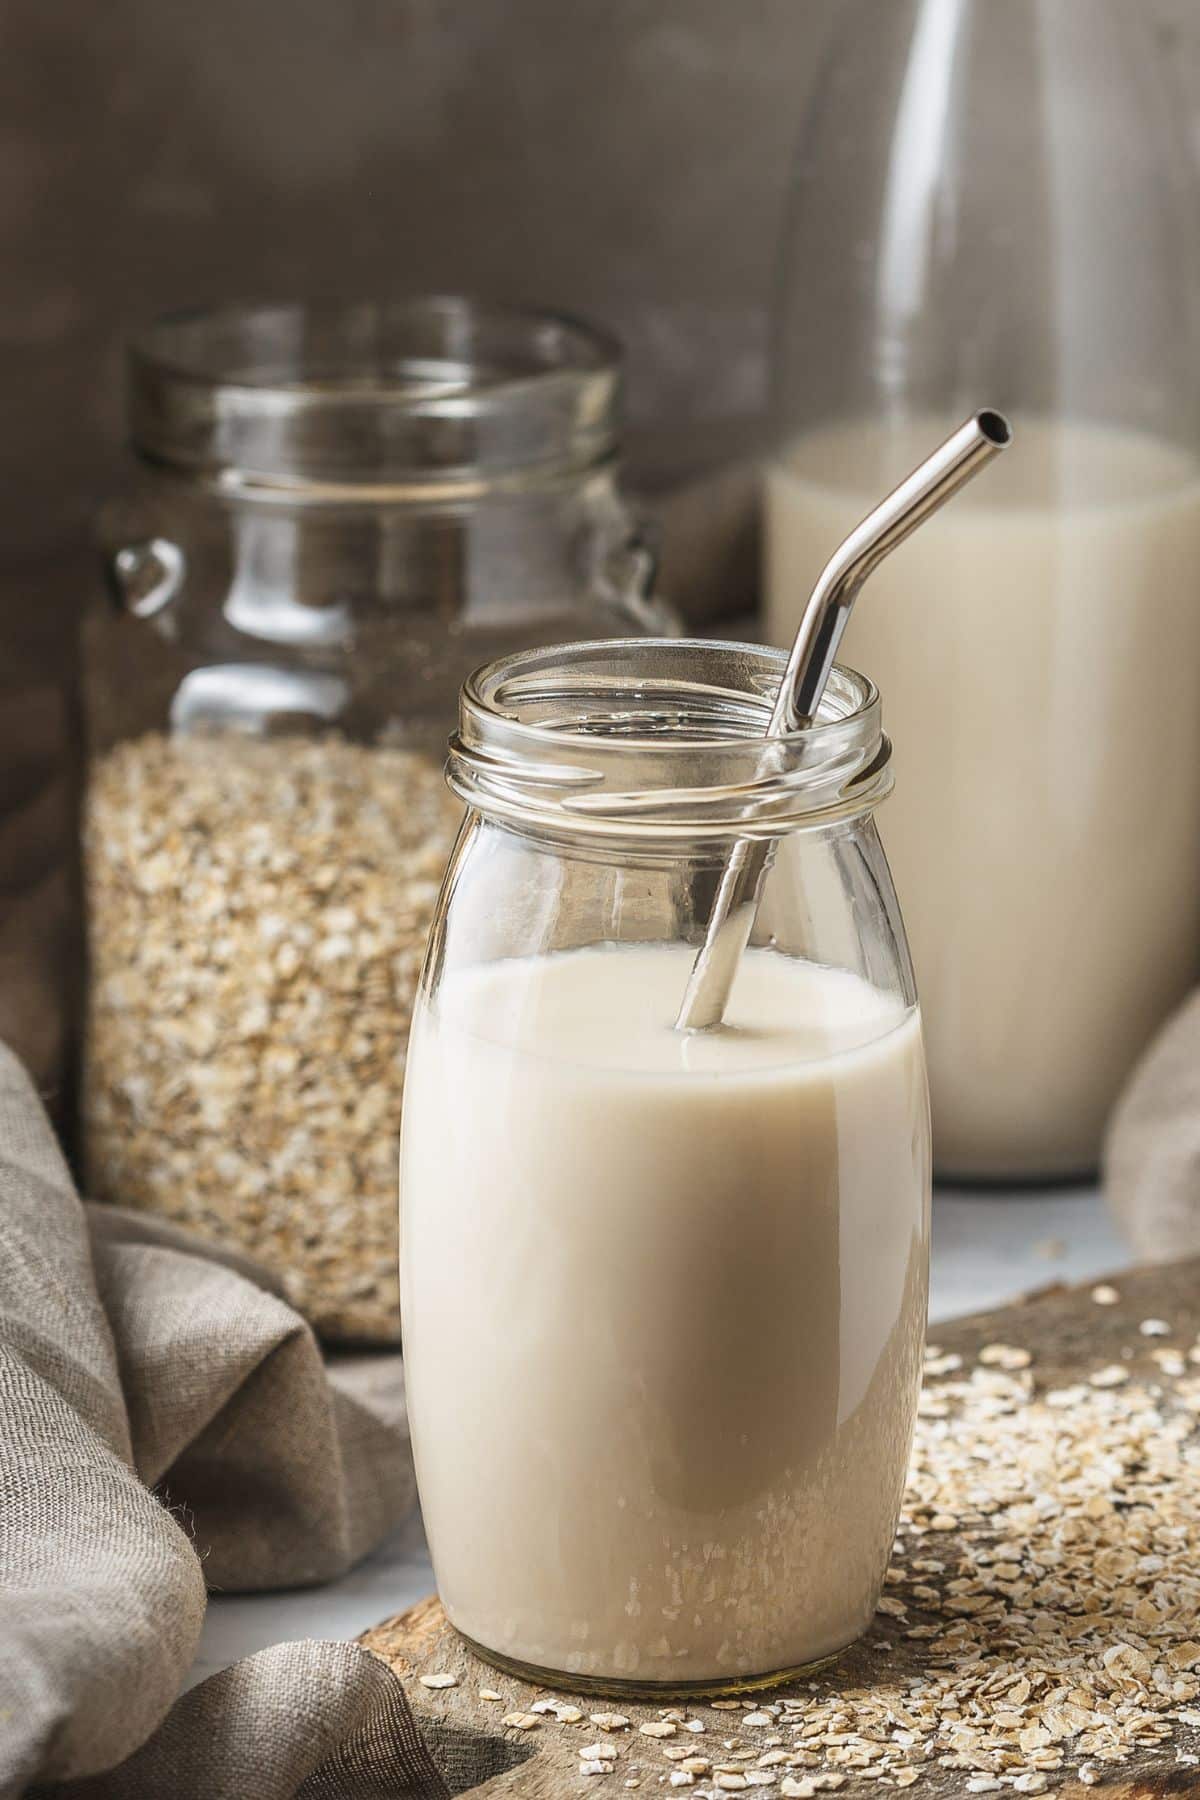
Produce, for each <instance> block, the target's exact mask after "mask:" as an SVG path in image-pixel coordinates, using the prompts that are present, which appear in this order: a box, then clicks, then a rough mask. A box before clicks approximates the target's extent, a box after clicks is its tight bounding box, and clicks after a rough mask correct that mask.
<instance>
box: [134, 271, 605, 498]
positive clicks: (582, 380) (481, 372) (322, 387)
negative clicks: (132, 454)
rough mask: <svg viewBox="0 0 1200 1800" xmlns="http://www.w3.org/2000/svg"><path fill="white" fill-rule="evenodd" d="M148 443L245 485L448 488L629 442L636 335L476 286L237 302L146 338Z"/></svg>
mask: <svg viewBox="0 0 1200 1800" xmlns="http://www.w3.org/2000/svg"><path fill="white" fill-rule="evenodd" d="M127 376H128V411H129V426H130V433H131V438H132V441H133V444H134V447H135V449H136V450H137V451H138V452H139V453H140V454H141V455H142V456H144V457H145V458H147V459H148V460H150V461H152V462H155V463H159V464H162V465H165V466H166V467H168V468H169V469H172V470H174V471H176V472H182V473H191V474H194V475H199V476H205V477H208V478H209V479H211V480H215V481H216V482H217V483H218V484H219V485H220V486H222V487H226V488H230V489H234V490H237V489H239V488H243V487H256V486H257V487H263V488H267V489H272V488H273V489H276V490H279V491H282V492H284V493H290V492H295V493H300V494H304V493H305V492H306V490H312V489H316V490H320V491H322V492H323V495H324V497H329V498H336V497H339V496H341V495H342V494H343V493H344V492H345V491H352V492H356V493H361V492H362V491H363V490H364V489H366V490H387V489H390V488H393V487H396V488H399V489H400V490H401V491H402V492H403V491H406V490H410V489H415V490H419V491H426V490H428V489H430V488H434V489H436V490H439V491H440V492H444V493H445V494H446V495H447V496H448V497H449V496H452V495H453V494H454V493H455V491H456V490H457V489H458V488H460V487H463V486H470V485H472V484H474V485H475V486H478V485H479V484H480V483H481V482H486V481H487V480H489V479H498V478H503V477H504V476H510V477H511V476H521V475H524V476H528V475H530V474H532V473H534V472H538V471H543V472H545V473H547V474H550V473H561V472H565V471H568V470H570V469H581V468H587V467H591V466H592V465H594V464H597V463H600V462H603V461H604V460H606V459H607V458H609V457H611V456H612V455H613V454H614V453H615V450H616V447H617V443H618V439H619V431H620V401H621V349H620V345H619V343H618V342H617V340H616V339H615V338H614V337H612V336H611V335H610V334H609V333H608V332H606V331H604V330H602V329H600V328H599V327H597V326H595V325H592V324H590V323H588V322H587V321H585V320H582V319H577V318H573V317H571V316H569V315H568V314H565V313H556V312H549V311H545V310H541V309H535V308H529V307H520V306H507V305H499V304H496V303H494V302H490V301H481V300H476V299H473V298H471V297H469V296H466V295H461V294H440V295H424V296H418V297H415V298H409V299H402V300H361V301H351V302H311V303H298V302H284V303H262V302H231V303H229V304H225V305H220V306H214V307H198V308H192V309H189V310H187V311H183V312H173V313H169V314H166V315H164V316H162V317H160V318H158V319H155V320H153V321H152V322H151V323H150V324H148V325H147V326H146V327H145V328H144V329H143V330H142V331H140V332H139V333H138V334H137V335H136V336H135V337H134V338H133V340H132V341H131V343H130V345H129V348H128V363H127Z"/></svg>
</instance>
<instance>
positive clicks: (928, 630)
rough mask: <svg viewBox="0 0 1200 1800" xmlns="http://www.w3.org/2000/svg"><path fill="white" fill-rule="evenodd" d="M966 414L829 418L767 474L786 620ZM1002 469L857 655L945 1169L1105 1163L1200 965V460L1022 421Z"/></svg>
mask: <svg viewBox="0 0 1200 1800" xmlns="http://www.w3.org/2000/svg"><path fill="white" fill-rule="evenodd" d="M953 423H954V421H953V420H951V419H949V418H946V419H942V418H928V419H925V420H920V419H918V420H916V421H914V422H912V423H909V424H906V425H904V426H902V427H897V428H895V429H890V430H887V431H885V430H884V429H883V428H882V427H881V426H880V425H879V424H878V423H876V422H869V423H865V424H841V425H837V426H832V427H827V428H822V429H819V430H814V431H812V432H810V433H808V434H807V435H805V436H803V437H802V438H800V439H799V440H798V441H796V442H794V443H793V444H792V445H791V446H790V448H789V450H788V451H787V452H786V454H785V455H784V456H783V457H781V458H780V460H779V461H778V462H777V463H776V464H775V465H774V466H773V467H772V468H771V470H770V471H769V474H768V480H767V592H768V606H767V618H768V632H769V636H770V638H771V640H772V641H773V642H775V643H778V644H785V643H787V642H790V640H791V637H792V635H793V633H794V631H795V628H796V624H797V621H798V617H799V609H800V608H801V606H802V604H803V601H804V598H805V596H806V595H807V593H808V591H809V589H810V587H811V585H812V582H813V579H814V577H815V575H816V574H817V573H818V571H819V570H820V568H821V566H822V564H823V562H824V561H825V559H826V558H827V557H828V555H829V553H830V551H831V550H832V549H833V548H834V546H835V545H836V544H837V543H838V542H839V540H840V539H841V538H842V537H843V536H844V535H845V533H846V532H847V531H848V530H849V529H850V528H851V527H852V526H853V525H854V524H855V523H856V522H857V520H858V519H860V518H861V517H862V516H863V514H864V513H865V512H866V511H867V510H868V509H869V508H870V506H871V505H873V504H874V502H875V500H876V499H877V498H878V496H879V494H880V493H882V492H884V491H885V489H886V488H888V487H889V486H891V485H894V483H895V481H896V480H898V479H899V478H900V477H902V476H903V475H904V474H906V473H907V472H908V470H909V469H910V468H911V467H912V466H913V465H914V464H915V463H916V462H917V461H919V460H920V458H921V457H922V456H923V455H924V454H926V453H927V451H928V449H929V447H930V446H931V445H932V444H935V443H937V442H938V441H939V439H940V438H941V437H942V436H944V434H945V432H946V430H947V429H948V428H949V427H950V426H951V425H952V424H953ZM1014 426H1015V436H1014V444H1013V448H1012V450H1011V451H1010V452H1009V454H1008V456H1007V457H1005V458H1004V459H1003V462H1002V463H1001V464H998V465H997V467H996V468H995V470H994V471H990V472H989V474H988V477H987V480H986V481H984V482H980V483H978V484H977V485H976V486H973V487H972V488H971V489H970V490H969V491H968V492H965V493H963V494H961V495H959V496H958V498H956V500H955V501H954V504H953V506H951V507H948V508H947V509H946V511H945V512H944V513H943V514H942V515H941V516H940V517H939V518H938V519H936V520H934V521H932V522H931V523H930V524H929V525H928V526H926V527H925V528H924V529H923V530H922V531H921V532H919V533H918V534H916V535H915V536H914V537H913V538H912V539H911V540H910V541H909V542H908V543H906V544H904V545H903V546H902V547H901V548H900V549H899V550H898V551H896V553H895V554H894V555H893V556H892V557H890V558H889V559H888V560H887V561H886V562H885V563H884V564H883V565H882V567H881V568H880V569H879V570H878V571H877V572H876V573H875V574H874V575H873V576H872V579H871V590H870V595H869V598H868V599H867V600H866V601H865V602H864V604H862V605H860V606H858V607H857V608H856V609H855V612H854V615H853V618H852V620H851V623H850V626H849V629H848V631H847V634H846V638H845V641H844V644H843V647H842V652H841V654H842V656H843V658H844V660H845V661H847V662H849V663H851V664H853V665H855V666H857V667H858V668H860V669H862V670H863V671H864V672H865V673H866V674H868V675H870V676H871V677H872V679H873V680H874V681H875V682H876V683H877V684H878V686H879V687H880V689H881V690H882V692H883V693H884V695H885V696H886V705H887V726H888V732H889V735H890V736H891V737H892V739H893V742H894V745H895V762H896V771H897V785H896V791H895V794H894V796H893V797H892V799H891V800H890V801H889V802H888V806H887V808H886V811H885V812H884V814H883V816H882V820H881V827H882V833H883V838H884V843H885V846H886V849H887V854H888V860H889V862H890V864H891V867H892V871H893V874H894V876H895V881H896V889H897V893H898V896H899V899H900V904H901V907H902V909H903V912H904V918H905V923H906V925H907V928H908V935H909V940H910V943H911V947H912V954H913V962H914V966H915V970H916V977H917V984H918V989H919V992H920V995H921V1003H922V1015H923V1019H924V1028H925V1035H926V1049H927V1054H928V1060H929V1074H930V1086H931V1091H932V1099H933V1131H934V1154H935V1162H936V1165H937V1167H938V1168H939V1170H941V1171H942V1172H943V1173H945V1174H948V1175H962V1176H968V1177H988V1176H1011V1175H1025V1176H1030V1177H1036V1176H1054V1175H1068V1174H1078V1173H1081V1172H1083V1171H1086V1170H1088V1169H1090V1168H1092V1167H1094V1165H1095V1163H1096V1159H1097V1153H1098V1149H1099V1144H1100V1138H1101V1134H1102V1130H1103V1126H1104V1122H1105V1118H1106V1116H1107V1113H1108V1111H1109V1109H1110V1107H1111V1105H1112V1102H1113V1100H1114V1099H1115V1097H1116V1094H1117V1092H1118V1090H1119V1088H1120V1086H1121V1083H1122V1081H1123V1080H1124V1077H1125V1075H1126V1074H1127V1073H1128V1070H1129V1068H1130V1066H1131V1064H1132V1062H1133V1061H1134V1059H1135V1058H1136V1056H1137V1055H1138V1053H1139V1051H1140V1050H1141V1049H1142V1047H1143V1046H1144V1044H1145V1043H1146V1041H1147V1039H1148V1037H1149V1036H1150V1034H1151V1033H1152V1032H1153V1030H1154V1029H1155V1027H1156V1026H1157V1025H1158V1023H1159V1022H1160V1021H1161V1020H1162V1018H1163V1017H1164V1016H1165V1014H1166V1013H1167V1012H1168V1011H1169V1010H1170V1009H1171V1007H1172V1006H1173V1005H1174V1004H1175V1002H1176V1001H1178V1000H1179V999H1181V998H1182V996H1183V995H1184V994H1185V993H1186V992H1187V990H1188V989H1189V987H1190V986H1191V984H1192V982H1193V981H1194V979H1195V977H1196V972H1197V964H1198V961H1200V462H1198V461H1197V459H1196V457H1195V456H1193V455H1192V454H1191V453H1190V452H1189V451H1188V450H1186V449H1182V448H1178V447H1176V446H1174V445H1173V444H1170V443H1167V442H1166V441H1162V440H1158V439H1155V438H1151V437H1146V436H1142V435H1139V434H1137V433H1134V432H1131V431H1126V430H1118V429H1115V428H1108V427H1104V426H1099V425H1085V424H1074V425H1071V424H1060V423H1054V422H1048V421H1042V420H1039V419H1037V418H1022V417H1020V416H1018V417H1017V418H1016V420H1015V421H1014Z"/></svg>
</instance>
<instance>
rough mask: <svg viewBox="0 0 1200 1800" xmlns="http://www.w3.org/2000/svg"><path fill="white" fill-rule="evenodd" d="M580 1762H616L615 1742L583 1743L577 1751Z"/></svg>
mask: <svg viewBox="0 0 1200 1800" xmlns="http://www.w3.org/2000/svg"><path fill="white" fill-rule="evenodd" d="M579 1758H580V1761H581V1762H616V1760H617V1746H616V1745H615V1744H585V1745H584V1746H583V1748H582V1749H581V1750H580V1752H579Z"/></svg>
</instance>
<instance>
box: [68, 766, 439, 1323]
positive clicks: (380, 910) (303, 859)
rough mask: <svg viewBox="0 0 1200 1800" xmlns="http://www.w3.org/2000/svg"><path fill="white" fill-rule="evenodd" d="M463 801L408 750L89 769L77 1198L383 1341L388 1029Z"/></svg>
mask: <svg viewBox="0 0 1200 1800" xmlns="http://www.w3.org/2000/svg"><path fill="white" fill-rule="evenodd" d="M460 815H461V808H460V806H459V804H458V802H457V801H456V800H455V799H454V798H453V796H452V795H451V794H450V793H449V791H448V790H447V788H446V786H445V784H444V782H443V779H442V774H441V770H440V768H439V767H438V766H437V765H436V764H435V763H434V762H433V761H432V760H430V759H428V758H426V757H423V756H420V755H417V754H415V753H413V752H412V751H408V750H402V749H397V748H393V747H391V746H389V745H379V746H377V747H371V748H368V747H366V746H362V745H357V744H352V743H349V742H347V741H346V740H345V739H343V738H340V737H337V736H330V737H328V738H326V739H324V740H321V741H314V740H309V739H303V738H299V737H294V736H281V737H276V738H264V739H249V738H244V737H241V736H233V735H231V734H226V735H213V736H191V737H186V736H185V737H168V736H165V735H162V734H159V733H151V734H149V735H147V736H145V737H141V738H138V739H135V740H131V741H129V742H126V743H123V744H119V745H118V746H117V747H116V748H115V749H113V750H111V751H109V752H108V753H107V754H106V755H104V756H103V757H101V758H100V759H99V760H98V761H97V762H96V763H95V764H94V765H93V767H92V770H91V776H90V782H89V787H88V795H87V801H86V814H85V830H84V838H85V878H86V884H87V901H88V924H89V935H90V964H91V982H90V995H89V1007H88V1022H87V1036H86V1045H85V1072H84V1091H83V1137H84V1152H85V1159H86V1164H87V1172H88V1179H89V1181H90V1183H91V1186H92V1190H93V1192H94V1193H95V1194H96V1196H97V1197H98V1198H100V1199H111V1200H114V1201H118V1202H119V1203H120V1204H121V1205H123V1206H133V1207H137V1208H140V1209H142V1210H145V1211H151V1212H160V1213H163V1214H165V1215H167V1216H168V1217H170V1218H172V1219H175V1220H177V1221H178V1222H179V1223H180V1224H182V1225H186V1226H189V1227H191V1228H192V1229H194V1230H196V1231H198V1232H199V1233H200V1234H201V1235H203V1236H205V1237H208V1238H210V1239H213V1240H214V1241H216V1242H219V1243H224V1244H227V1245H230V1246H231V1247H233V1248H235V1249H240V1250H244V1251H246V1252H247V1253H249V1254H250V1255H252V1256H254V1257H256V1258H257V1259H258V1260H259V1261H261V1262H263V1263H265V1264H266V1265H267V1266H268V1267H269V1268H271V1269H273V1270H274V1271H275V1272H276V1273H277V1274H278V1275H279V1276H280V1277H281V1278H282V1280H283V1282H284V1285H285V1288H286V1292H287V1296H288V1298H289V1300H291V1301H292V1303H293V1304H294V1305H295V1306H296V1307H297V1308H298V1309H299V1310H300V1311H301V1312H302V1313H304V1314H305V1315H306V1316H307V1317H308V1318H309V1319H310V1320H311V1321H312V1322H313V1323H314V1324H315V1325H316V1326H317V1327H318V1328H319V1329H320V1330H321V1331H322V1332H323V1333H324V1334H325V1335H326V1336H329V1337H339V1338H361V1339H375V1340H379V1341H393V1340H395V1339H396V1338H397V1337H398V1335H399V1285H398V1275H397V1226H396V1143H397V1137H398V1132H399V1126H400V1099H401V1090H402V1087H403V1082H404V1058H405V1049H406V1043H407V1037H408V1027H409V1020H410V1018H411V1014H412V1007H413V1000H414V997H415V994H416V987H417V979H418V975H419V973H420V967H421V960H422V956H423V954H424V948H425V939H426V936H427V934H428V930H429V926H430V922H431V919H432V915H433V907H434V902H435V900H436V897H437V892H438V887H439V884H440V879H441V873H442V868H443V865H444V864H445V861H446V857H447V855H448V853H449V851H450V848H451V846H452V845H453V842H454V837H455V834H456V832H457V828H458V822H459V818H460Z"/></svg>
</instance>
